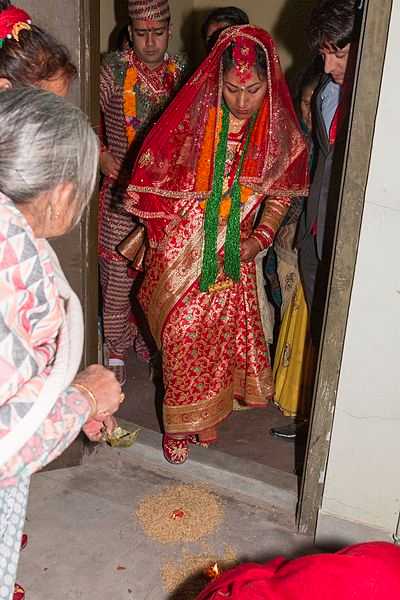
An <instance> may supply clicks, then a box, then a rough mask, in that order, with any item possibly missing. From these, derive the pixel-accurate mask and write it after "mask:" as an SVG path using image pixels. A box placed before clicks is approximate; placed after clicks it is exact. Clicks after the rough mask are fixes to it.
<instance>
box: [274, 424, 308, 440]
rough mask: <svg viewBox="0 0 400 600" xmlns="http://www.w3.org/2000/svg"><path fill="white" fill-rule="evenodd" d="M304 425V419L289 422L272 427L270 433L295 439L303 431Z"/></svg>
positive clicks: (283, 437) (286, 438)
mask: <svg viewBox="0 0 400 600" xmlns="http://www.w3.org/2000/svg"><path fill="white" fill-rule="evenodd" d="M306 425H307V422H306V421H301V422H298V423H296V422H293V423H289V425H282V427H272V428H271V429H270V433H271V435H273V436H274V437H277V438H282V439H284V440H295V439H296V437H297V436H298V435H299V434H300V433H303V431H304V429H305V427H306Z"/></svg>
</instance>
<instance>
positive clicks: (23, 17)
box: [0, 5, 32, 48]
mask: <svg viewBox="0 0 400 600" xmlns="http://www.w3.org/2000/svg"><path fill="white" fill-rule="evenodd" d="M31 25H32V20H31V18H30V16H29V15H28V13H27V12H25V11H24V10H22V9H21V8H17V7H16V6H12V5H11V6H10V7H9V8H6V9H5V10H3V11H2V12H1V13H0V48H3V46H4V43H5V41H6V40H7V39H8V40H11V39H14V40H15V41H16V42H19V34H20V31H22V30H23V29H31Z"/></svg>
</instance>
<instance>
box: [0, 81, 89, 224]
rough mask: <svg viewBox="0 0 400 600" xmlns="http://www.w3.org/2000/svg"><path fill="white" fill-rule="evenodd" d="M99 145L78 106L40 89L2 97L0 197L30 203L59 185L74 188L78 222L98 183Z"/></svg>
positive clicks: (24, 90)
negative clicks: (71, 185) (2, 195)
mask: <svg viewBox="0 0 400 600" xmlns="http://www.w3.org/2000/svg"><path fill="white" fill-rule="evenodd" d="M98 159H99V143H98V140H97V136H96V134H95V133H94V131H93V129H92V128H91V126H90V123H89V120H88V118H87V116H86V115H85V114H84V113H83V112H82V111H81V110H80V109H79V108H77V107H76V106H73V105H72V104H70V103H69V102H67V101H66V100H64V99H63V98H60V97H58V96H56V95H55V94H52V93H50V92H45V91H42V90H39V89H37V88H19V89H18V88H15V89H9V90H6V91H4V92H1V93H0V191H1V192H3V194H5V195H6V196H8V197H9V198H10V199H11V200H13V201H14V202H15V204H19V203H29V202H31V201H32V200H34V199H35V198H36V197H37V196H39V195H40V194H42V193H44V192H48V191H51V190H53V189H54V188H55V187H56V186H57V185H58V184H60V183H72V184H73V185H74V188H75V198H73V200H75V199H76V200H77V201H78V202H77V205H78V208H77V211H78V213H79V214H77V215H76V221H75V222H77V221H78V220H79V218H80V217H81V215H82V212H83V210H84V208H85V207H86V205H87V203H88V202H89V200H90V197H91V195H92V193H93V189H94V186H95V182H96V176H97V167H98Z"/></svg>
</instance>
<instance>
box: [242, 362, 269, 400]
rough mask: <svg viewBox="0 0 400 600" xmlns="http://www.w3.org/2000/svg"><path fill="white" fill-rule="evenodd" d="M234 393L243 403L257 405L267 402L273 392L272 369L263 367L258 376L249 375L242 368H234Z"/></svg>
mask: <svg viewBox="0 0 400 600" xmlns="http://www.w3.org/2000/svg"><path fill="white" fill-rule="evenodd" d="M233 389H234V395H235V398H238V399H239V400H241V401H242V402H243V404H244V405H246V404H247V405H248V406H251V405H255V404H257V405H258V406H262V405H266V404H268V401H269V400H271V399H272V397H273V394H274V382H273V377H272V369H271V368H267V369H264V371H263V372H262V373H260V375H258V376H253V377H250V376H249V375H246V373H245V371H243V370H238V369H237V370H236V371H235V377H234V388H233Z"/></svg>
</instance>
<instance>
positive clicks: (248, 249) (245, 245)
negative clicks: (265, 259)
mask: <svg viewBox="0 0 400 600" xmlns="http://www.w3.org/2000/svg"><path fill="white" fill-rule="evenodd" d="M259 252H261V248H260V244H259V243H258V242H257V240H256V239H254V238H252V237H249V238H247V240H244V242H242V243H241V244H240V260H241V261H242V262H245V263H248V262H251V261H252V260H254V259H255V257H256V256H257V254H258V253H259Z"/></svg>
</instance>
